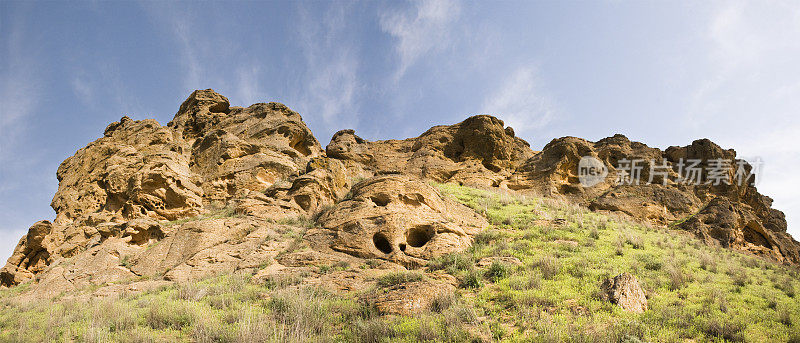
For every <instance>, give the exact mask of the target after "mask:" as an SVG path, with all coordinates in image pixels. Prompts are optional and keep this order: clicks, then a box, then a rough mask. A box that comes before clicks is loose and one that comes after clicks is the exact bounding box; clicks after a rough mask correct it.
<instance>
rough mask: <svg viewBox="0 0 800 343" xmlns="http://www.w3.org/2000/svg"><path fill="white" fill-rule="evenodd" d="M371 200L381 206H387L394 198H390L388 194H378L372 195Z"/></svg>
mask: <svg viewBox="0 0 800 343" xmlns="http://www.w3.org/2000/svg"><path fill="white" fill-rule="evenodd" d="M370 200H372V202H373V203H375V205H378V206H380V207H385V206H386V205H389V202H391V201H392V198H390V197H389V196H388V195H386V194H378V195H374V196H372V197H371V198H370Z"/></svg>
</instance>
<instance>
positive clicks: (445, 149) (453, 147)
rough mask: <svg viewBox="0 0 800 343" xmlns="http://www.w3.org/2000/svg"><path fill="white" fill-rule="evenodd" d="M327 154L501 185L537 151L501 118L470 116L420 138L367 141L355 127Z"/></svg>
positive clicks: (379, 169)
mask: <svg viewBox="0 0 800 343" xmlns="http://www.w3.org/2000/svg"><path fill="white" fill-rule="evenodd" d="M326 151H327V154H328V156H329V157H332V158H336V159H341V160H343V161H346V164H347V166H348V167H349V168H351V169H358V170H364V171H365V172H368V173H373V174H375V173H389V172H397V173H403V174H408V175H415V176H418V177H421V178H425V179H430V180H434V181H437V182H458V183H460V184H470V185H483V186H497V185H499V184H500V183H501V182H502V181H503V180H504V179H506V178H508V177H509V176H510V175H511V173H513V171H514V170H515V169H516V167H517V166H518V165H519V164H521V163H522V162H524V161H525V160H527V159H528V158H530V157H532V156H533V155H534V153H533V151H532V150H531V149H530V146H529V144H528V143H527V142H525V141H524V140H522V139H521V138H518V137H516V136H515V135H514V130H513V129H512V128H511V127H504V124H503V121H501V120H499V119H497V118H494V117H491V116H487V115H478V116H473V117H470V118H468V119H466V120H464V121H463V122H461V123H458V124H455V125H450V126H435V127H433V128H431V129H430V130H428V131H426V132H425V133H423V134H422V135H420V136H419V137H416V138H409V139H406V140H388V141H376V142H369V141H367V140H364V139H363V138H361V137H359V136H356V134H355V131H353V130H343V131H339V132H337V133H336V134H335V135H333V138H332V139H331V143H330V144H329V145H328V146H327V148H326Z"/></svg>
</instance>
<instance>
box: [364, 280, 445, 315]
mask: <svg viewBox="0 0 800 343" xmlns="http://www.w3.org/2000/svg"><path fill="white" fill-rule="evenodd" d="M454 290H455V287H454V286H453V285H451V284H449V283H446V282H442V281H436V280H423V281H414V282H407V283H401V284H398V285H393V286H389V287H387V288H385V289H382V290H380V291H377V292H372V293H368V294H367V295H366V296H365V300H366V301H367V302H368V303H370V304H372V305H373V306H375V308H376V309H377V310H378V312H379V313H381V314H397V315H413V314H416V313H419V312H422V311H424V310H428V309H430V308H431V305H432V304H433V302H434V301H435V300H436V299H437V298H438V297H443V296H447V295H449V294H452V293H453V291H454Z"/></svg>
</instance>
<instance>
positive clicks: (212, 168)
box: [0, 89, 800, 296]
mask: <svg viewBox="0 0 800 343" xmlns="http://www.w3.org/2000/svg"><path fill="white" fill-rule="evenodd" d="M583 156H592V157H595V158H597V159H598V160H600V161H602V163H603V164H604V166H605V167H606V168H607V170H608V175H607V176H606V177H605V178H604V179H603V180H601V182H599V183H598V184H596V185H594V186H592V187H583V186H581V184H580V181H579V174H578V166H579V163H580V160H581V158H582V157H583ZM626 159H627V160H632V159H642V160H645V161H647V163H651V162H650V161H651V160H652V161H653V162H654V163H656V164H658V165H665V166H667V177H665V176H664V175H659V176H657V177H654V181H655V182H653V183H650V184H631V185H626V184H622V185H620V184H618V183H617V182H616V181H615V180H616V179H617V177H618V176H619V173H620V171H618V170H617V169H616V167H617V166H618V165H619V164H620V161H623V160H626ZM682 159H700V160H701V161H702V163H703V164H708V163H710V162H709V161H711V160H713V159H724V160H726V161H730V162H731V165H733V166H736V165H737V163H738V160H737V159H736V153H735V152H734V151H733V150H724V149H722V148H720V147H719V146H717V145H716V144H714V143H712V142H710V141H708V140H697V141H695V142H693V143H692V144H690V145H687V146H684V147H670V148H668V149H666V150H664V151H662V150H660V149H656V148H651V147H648V146H646V145H645V144H642V143H638V142H632V141H630V140H629V139H627V138H626V137H624V136H621V135H616V136H613V137H609V138H605V139H602V140H600V141H598V142H590V141H587V140H584V139H580V138H574V137H564V138H559V139H555V140H553V141H552V142H550V143H549V144H547V145H546V146H545V147H544V148H543V150H542V151H540V152H536V151H533V150H532V149H531V148H530V146H529V144H528V143H527V142H525V141H524V140H522V139H520V138H518V137H516V136H515V134H514V131H513V129H511V128H510V127H504V123H503V122H502V121H501V120H499V119H497V118H495V117H492V116H488V115H479V116H474V117H470V118H468V119H466V120H465V121H463V122H461V123H458V124H455V125H450V126H436V127H433V128H431V129H430V130H428V131H426V132H425V133H423V134H422V135H420V136H419V137H416V138H409V139H406V140H388V141H374V142H373V141H367V140H365V139H363V138H361V137H359V136H357V135H356V133H355V132H354V131H353V130H343V131H339V132H337V133H336V134H335V135H334V136H333V138H332V139H331V142H330V143H329V144H328V145H327V147H326V148H325V149H322V147H321V145H320V143H319V142H318V141H317V139H316V138H315V137H314V135H313V134H312V133H311V131H310V130H309V129H308V127H307V126H306V125H305V123H304V122H303V120H302V118H301V117H300V115H299V114H298V113H296V112H294V111H292V110H290V109H289V108H288V107H286V106H285V105H282V104H278V103H268V104H264V103H260V104H254V105H251V106H250V107H247V108H243V107H232V106H230V104H229V102H228V100H227V99H226V98H225V97H224V96H222V95H220V94H217V93H216V92H214V91H213V90H210V89H209V90H198V91H195V92H194V93H192V95H191V96H190V97H189V98H188V99H187V100H186V101H184V102H183V104H182V105H181V106H180V109H179V111H178V112H177V113H176V115H175V117H174V119H173V120H172V121H171V122H170V123H169V124H167V125H166V126H161V125H160V124H159V123H157V122H156V121H155V120H140V121H135V120H132V119H130V118H127V117H123V118H122V119H121V120H120V121H119V122H115V123H112V124H111V125H109V126H108V128H107V129H106V130H105V132H104V136H103V137H101V138H100V139H98V140H96V141H95V142H92V143H90V144H89V145H88V146H87V147H85V148H83V149H81V150H79V151H78V152H77V153H76V154H75V155H74V156H72V157H70V158H68V159H67V160H65V161H64V162H63V163H62V164H61V166H60V167H59V169H58V173H57V177H58V180H59V189H58V191H57V193H56V195H55V196H54V198H53V201H52V204H51V206H52V207H53V209H54V210H55V212H56V217H55V219H54V220H53V221H41V222H37V223H36V224H34V225H33V226H32V227H31V228H30V229H29V232H28V234H27V235H26V236H24V237H22V239H21V240H20V242H19V244H18V245H17V247H16V249H15V251H14V253H13V255H12V256H11V258H9V260H8V263H7V264H6V266H5V267H3V268H2V270H0V282H2V285H3V286H14V285H18V284H21V283H25V282H28V281H31V280H33V283H34V284H35V285H36V287H33V288H32V289H31V292H32V293H33V294H34V295H37V296H44V295H50V296H52V295H55V294H59V293H61V292H64V291H68V290H72V289H82V288H87V287H89V286H101V289H100V290H99V291H98V292H99V293H102V292H113V291H114V288H113V287H115V286H114V283H115V282H118V281H121V280H126V279H139V280H141V281H139V282H138V283H136V284H135V285H133V286H129V287H134V288H136V287H138V288H144V287H154V286H157V285H158V284H159V283H162V282H180V281H185V280H194V279H199V278H202V277H206V276H210V275H214V274H217V273H231V272H237V271H249V272H252V273H253V274H254V275H255V276H254V279H257V280H262V281H263V280H267V279H275V278H280V277H284V276H287V275H291V274H292V273H294V272H309V271H311V270H313V268H312V267H314V266H317V267H318V266H322V265H325V266H335V265H337V264H342V263H344V264H346V263H349V262H352V261H356V260H363V259H371V260H374V261H376V266H378V269H386V270H394V269H406V268H408V269H414V268H423V267H424V266H425V264H426V263H427V261H428V260H430V259H431V258H435V257H438V256H442V255H444V254H447V253H451V252H456V251H462V250H465V249H466V248H468V247H469V246H470V245H471V243H472V239H473V236H474V235H476V234H478V233H479V232H481V231H482V230H483V229H484V228H485V227H487V226H488V223H487V221H486V219H485V218H483V217H482V216H480V215H478V214H476V213H475V212H474V211H472V210H471V209H469V208H467V207H465V206H463V205H460V204H458V203H456V202H455V201H453V200H451V199H449V198H447V197H445V196H442V195H441V194H440V193H439V192H438V191H437V190H436V188H434V187H432V186H430V185H429V184H428V181H434V182H440V183H448V182H454V183H458V184H464V185H474V186H478V187H487V188H497V189H502V190H504V191H508V192H517V193H522V194H539V195H544V196H549V197H558V198H564V199H567V200H569V201H572V202H576V203H580V204H582V205H585V206H587V207H589V208H590V209H592V210H595V211H613V212H621V213H625V214H626V215H629V216H631V217H634V218H636V219H639V220H643V221H649V222H652V223H654V224H657V225H669V226H670V227H671V228H673V229H678V230H686V231H690V232H692V233H694V234H695V235H696V236H697V237H698V238H700V239H702V240H704V241H705V242H706V243H707V244H718V245H721V246H723V247H727V248H731V249H735V250H742V251H747V252H750V253H753V254H756V255H759V256H763V257H766V258H769V259H772V260H774V261H777V262H780V263H785V264H798V263H800V244H798V242H797V241H795V240H794V239H793V238H792V237H791V236H790V235H789V234H788V233H786V221H785V219H784V217H783V213H781V212H780V211H778V210H776V209H773V208H772V207H771V205H772V200H771V199H770V198H769V197H767V196H764V195H762V194H760V193H758V191H757V189H756V187H755V186H752V185H750V184H744V185H742V186H739V185H736V184H731V185H727V184H722V185H706V184H702V185H687V184H683V183H679V182H675V181H673V180H674V179H675V178H676V177H677V176H680V175H679V171H680V169H679V168H680V166H679V162H680V161H681V160H682ZM744 165H746V164H744ZM746 166H747V168H751V167H750V166H749V165H746ZM748 170H749V169H748ZM648 172H649V168H643V174H644V175H643V177H644V178H646V179H647V178H649V177H650V175H649V174H648ZM726 172H727V173H728V175H729V176H734V173H735V170H734V169H733V168H731V169H730V170H727V171H726ZM303 226H306V227H307V229H303V230H298V229H297V228H298V227H303ZM282 237H283V238H282ZM285 237H290V238H291V239H287V238H285ZM370 273H372V271H365V272H364V273H353V272H344V271H341V272H334V273H328V274H324V275H318V276H317V277H316V278H312V279H311V281H309V282H316V283H319V284H320V285H324V286H326V287H330V288H332V290H334V291H342V290H345V291H348V290H353V289H360V288H363V287H364V286H363V283H364V280H366V279H367V278H368V276H369V274H370ZM154 275H155V276H160V277H158V278H153V277H152V276H154ZM436 282H437V283H441V284H448V285H449V283H448V280H438V281H436ZM448 287H450V286H448ZM435 288H437V289H440V288H441V287H438V286H436V287H435ZM421 289H425V288H424V287H423V288H421Z"/></svg>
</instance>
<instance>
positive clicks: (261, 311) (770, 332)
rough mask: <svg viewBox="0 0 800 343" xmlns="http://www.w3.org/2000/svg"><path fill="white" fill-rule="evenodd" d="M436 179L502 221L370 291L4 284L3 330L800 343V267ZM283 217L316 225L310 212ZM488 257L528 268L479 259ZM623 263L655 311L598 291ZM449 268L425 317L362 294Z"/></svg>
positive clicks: (146, 335) (225, 279) (21, 336)
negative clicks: (638, 310)
mask: <svg viewBox="0 0 800 343" xmlns="http://www.w3.org/2000/svg"><path fill="white" fill-rule="evenodd" d="M437 187H439V189H440V190H441V191H442V192H443V193H444V194H446V195H447V196H451V197H453V198H454V199H456V200H458V201H460V202H462V203H464V204H466V205H467V206H469V207H471V208H473V209H474V210H476V211H477V212H478V213H481V214H483V215H485V216H486V217H487V219H488V220H489V222H490V223H491V224H490V227H489V228H488V229H487V230H485V231H484V232H482V233H481V234H479V235H477V236H475V237H474V244H473V246H472V247H471V248H469V249H468V250H467V251H463V252H460V253H454V254H450V255H446V256H441V257H438V258H435V259H433V260H432V261H431V262H430V263H429V264H428V266H426V267H425V268H424V269H422V270H416V271H391V272H381V273H382V275H381V274H373V275H378V276H376V277H375V278H374V279H372V280H374V281H375V286H374V287H372V288H369V289H367V290H364V291H361V292H352V293H348V294H344V295H343V294H336V295H334V294H331V293H328V292H325V291H323V290H321V289H319V288H316V287H314V286H308V285H307V284H306V283H304V282H303V279H304V278H305V277H308V275H309V274H299V275H298V274H293V275H286V276H282V277H274V278H270V279H268V280H266V282H264V283H262V284H254V283H252V282H251V281H250V276H249V275H223V276H219V277H214V278H210V279H206V280H201V281H197V282H191V283H186V284H176V285H172V286H168V287H163V288H160V289H158V290H154V291H148V292H144V293H141V294H138V295H122V296H121V297H120V298H118V299H92V300H88V301H87V300H79V299H76V298H70V297H61V298H60V299H59V300H55V301H40V302H33V303H18V302H15V301H14V299H15V297H16V296H18V295H19V294H20V292H22V291H24V290H25V288H26V287H30V286H29V285H23V286H19V287H15V288H11V289H6V290H2V291H0V341H23V342H39V341H98V342H117V341H120V342H142V341H183V342H252V341H266V342H294V341H301V342H418V341H432V342H465V341H492V340H494V341H505V342H563V341H569V342H687V341H693V342H725V341H731V342H738V341H745V342H800V319H798V318H800V295H798V294H797V293H798V291H800V282H798V276H799V275H800V272H798V270H797V269H796V268H790V267H785V266H780V265H777V264H775V263H772V262H768V261H765V260H761V259H758V258H755V257H751V256H748V255H744V254H741V253H737V252H732V251H729V250H724V249H719V248H714V247H708V246H705V245H703V244H702V243H701V242H700V241H699V240H697V239H695V238H694V237H692V236H689V235H688V234H686V233H685V232H682V231H671V230H669V229H667V228H657V227H651V226H649V225H643V224H640V223H636V222H632V221H629V220H626V219H624V218H622V217H619V216H615V215H610V216H609V215H601V214H597V213H592V212H589V211H587V210H586V209H583V208H580V207H576V206H573V205H570V204H567V203H565V202H563V201H557V200H552V199H544V198H537V197H521V196H514V195H509V194H503V193H499V192H495V191H484V190H478V189H472V188H467V187H461V186H456V185H451V184H447V185H437ZM221 215H231V214H227V213H221ZM559 219H560V220H559ZM562 220H563V221H562ZM283 224H285V225H293V226H297V227H304V226H307V223H306V220H305V219H302V220H301V219H300V218H295V219H291V220H286V221H285V222H284V223H283ZM294 232H295V231H291V232H290V233H294ZM287 235H288V234H287ZM292 237H293V236H291V235H290V237H289V238H292ZM301 237H302V235H297V236H296V237H294V240H300V239H301ZM297 249H298V246H296V244H295V246H290V247H288V248H287V249H286V251H294V250H297ZM486 257H513V258H516V259H517V260H519V261H520V262H521V263H516V264H511V263H504V262H500V261H497V262H494V263H491V264H488V265H486V266H485V267H478V266H477V264H476V263H477V262H478V261H479V260H481V259H482V258H486ZM121 263H122V264H125V262H124V258H123V262H121ZM381 265H382V263H381V262H379V261H377V260H365V261H364V263H362V264H354V265H348V264H343V263H342V264H330V265H322V266H318V267H317V268H316V269H315V271H316V272H317V274H329V273H334V272H336V271H345V270H348V271H358V270H364V269H371V271H370V272H376V271H379V269H378V268H379V267H380V266H381ZM265 267H266V263H265ZM623 272H629V273H631V274H633V275H635V276H636V277H637V278H638V279H639V281H640V283H641V284H642V287H643V288H644V290H645V292H646V294H647V296H648V305H649V309H648V310H647V311H646V312H645V313H643V314H633V313H628V312H625V311H623V310H622V309H621V308H619V307H618V306H616V305H613V304H610V303H608V302H605V301H603V300H601V297H600V296H599V291H600V289H599V287H600V284H601V283H602V281H603V280H604V279H606V278H608V277H611V276H615V275H618V274H620V273H623ZM441 274H450V275H452V277H450V276H447V275H444V276H447V278H450V279H452V278H453V277H454V278H455V279H456V280H457V283H458V285H459V287H458V289H457V290H456V292H455V294H452V295H450V294H446V295H443V296H440V297H437V298H436V299H434V301H433V303H432V305H431V306H430V308H429V309H427V310H425V311H422V312H421V313H418V314H415V315H414V316H379V315H378V314H377V313H376V311H375V309H374V308H372V307H371V306H370V305H369V304H368V303H366V302H365V301H364V300H363V299H364V298H363V297H362V295H363V294H365V293H366V292H371V291H374V290H375V289H376V288H377V289H381V288H388V287H393V286H401V285H402V284H404V283H408V282H415V281H422V280H426V279H441V280H444V279H443V278H442V277H444V276H443V275H441ZM445 279H446V278H445ZM312 284H313V283H312Z"/></svg>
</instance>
